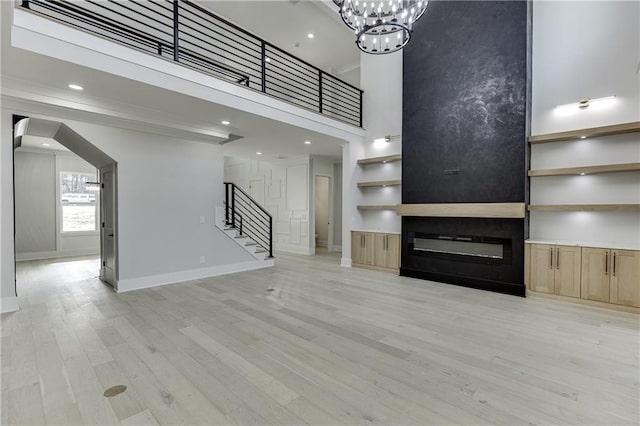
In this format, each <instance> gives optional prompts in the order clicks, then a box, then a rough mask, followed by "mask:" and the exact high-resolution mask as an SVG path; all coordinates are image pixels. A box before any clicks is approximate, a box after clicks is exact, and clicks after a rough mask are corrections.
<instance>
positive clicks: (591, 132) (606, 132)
mask: <svg viewBox="0 0 640 426" xmlns="http://www.w3.org/2000/svg"><path fill="white" fill-rule="evenodd" d="M636 132H640V121H634V122H631V123H623V124H615V125H613V126H602V127H592V128H590V129H578V130H570V131H568V132H559V133H548V134H546V135H535V136H530V137H529V143H530V144H537V143H549V142H560V141H570V140H575V139H585V138H592V137H596V136H610V135H622V134H625V133H636ZM583 136H584V138H583Z"/></svg>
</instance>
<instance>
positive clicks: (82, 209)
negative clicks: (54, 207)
mask: <svg viewBox="0 0 640 426" xmlns="http://www.w3.org/2000/svg"><path fill="white" fill-rule="evenodd" d="M96 180H97V178H96V173H78V172H61V173H60V204H61V205H62V232H78V231H85V232H86V231H95V230H97V227H96V217H97V203H96V196H97V195H98V192H97V190H98V186H97V185H95V184H94V185H92V184H88V182H95V181H96Z"/></svg>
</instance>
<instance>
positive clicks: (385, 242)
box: [384, 235, 389, 250]
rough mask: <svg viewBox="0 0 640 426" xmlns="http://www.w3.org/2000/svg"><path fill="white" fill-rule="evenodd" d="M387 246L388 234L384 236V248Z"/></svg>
mask: <svg viewBox="0 0 640 426" xmlns="http://www.w3.org/2000/svg"><path fill="white" fill-rule="evenodd" d="M388 248H389V236H388V235H385V236H384V249H385V250H387V249H388Z"/></svg>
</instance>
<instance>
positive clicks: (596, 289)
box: [580, 247, 611, 302]
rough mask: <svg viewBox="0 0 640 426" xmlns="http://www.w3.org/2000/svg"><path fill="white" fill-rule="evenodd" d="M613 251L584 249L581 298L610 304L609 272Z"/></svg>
mask: <svg viewBox="0 0 640 426" xmlns="http://www.w3.org/2000/svg"><path fill="white" fill-rule="evenodd" d="M610 258H611V250H609V249H603V248H591V247H583V248H582V281H581V292H580V297H582V298H583V299H587V300H595V301H598V302H609V297H610V296H609V271H610V270H611V261H610Z"/></svg>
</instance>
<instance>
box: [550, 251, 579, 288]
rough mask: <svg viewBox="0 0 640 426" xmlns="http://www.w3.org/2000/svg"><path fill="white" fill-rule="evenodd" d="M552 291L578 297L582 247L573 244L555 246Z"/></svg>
mask: <svg viewBox="0 0 640 426" xmlns="http://www.w3.org/2000/svg"><path fill="white" fill-rule="evenodd" d="M555 249H556V250H555V251H556V257H555V276H554V293H555V294H559V295H561V296H569V297H580V276H581V270H580V263H581V258H580V257H581V254H582V249H581V248H580V247H574V246H556V247H555Z"/></svg>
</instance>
